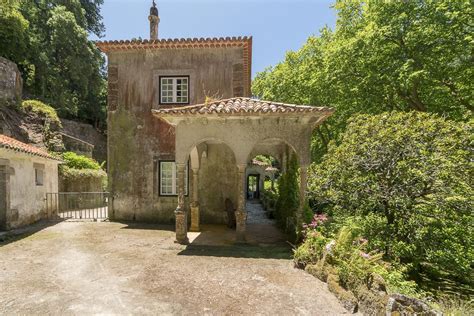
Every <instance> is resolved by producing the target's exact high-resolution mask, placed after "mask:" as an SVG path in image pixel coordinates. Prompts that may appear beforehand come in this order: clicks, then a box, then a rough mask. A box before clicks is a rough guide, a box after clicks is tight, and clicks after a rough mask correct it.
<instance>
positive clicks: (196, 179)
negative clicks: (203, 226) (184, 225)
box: [189, 169, 199, 232]
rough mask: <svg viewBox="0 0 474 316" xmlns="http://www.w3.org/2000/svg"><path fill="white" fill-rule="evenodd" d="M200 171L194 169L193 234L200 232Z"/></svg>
mask: <svg viewBox="0 0 474 316" xmlns="http://www.w3.org/2000/svg"><path fill="white" fill-rule="evenodd" d="M198 185H199V169H193V201H192V203H191V228H190V229H189V230H190V231H192V232H198V231H199V196H198Z"/></svg>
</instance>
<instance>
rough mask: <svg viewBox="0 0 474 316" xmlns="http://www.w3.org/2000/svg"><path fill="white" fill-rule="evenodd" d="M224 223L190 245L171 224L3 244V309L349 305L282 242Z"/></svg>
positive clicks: (82, 226) (202, 310)
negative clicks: (239, 232) (241, 236)
mask: <svg viewBox="0 0 474 316" xmlns="http://www.w3.org/2000/svg"><path fill="white" fill-rule="evenodd" d="M220 229H222V231H221V232H219V231H218V230H217V231H216V230H215V229H214V228H212V227H211V228H210V227H207V228H206V227H204V233H201V234H193V235H192V236H191V240H192V241H193V242H192V244H191V245H189V246H187V247H185V246H181V245H177V244H175V243H174V242H173V241H174V233H173V232H172V231H171V229H170V228H169V227H161V228H159V227H156V226H143V225H142V226H140V225H127V224H121V223H93V222H90V223H87V222H75V223H71V222H62V223H57V224H55V225H51V226H48V227H42V229H41V230H38V231H36V232H32V233H31V234H29V235H27V236H21V237H20V238H17V239H16V240H9V241H7V242H3V243H0V314H2V315H12V314H82V315H84V314H87V315H89V314H178V315H180V314H186V315H188V314H209V315H223V314H225V315H234V314H251V315H255V314H265V315H270V314H271V315H275V314H278V315H294V314H299V315H338V314H345V313H347V312H346V311H345V309H344V308H343V307H342V306H341V304H340V303H339V302H338V301H337V299H336V298H335V297H334V296H333V295H332V294H331V293H330V292H329V291H328V290H327V289H326V286H325V284H324V283H322V282H320V281H319V280H317V279H316V278H314V277H312V276H310V275H308V274H306V273H305V272H304V271H301V270H298V269H295V268H293V265H292V262H291V260H290V259H289V250H288V247H286V246H285V245H284V244H283V243H279V242H278V241H272V242H271V243H268V242H266V243H255V242H253V243H252V244H250V245H233V244H232V243H231V242H229V240H230V239H229V238H230V237H231V235H230V234H229V233H228V232H227V231H226V229H225V228H220ZM253 229H254V231H255V232H261V233H265V232H264V230H262V229H261V228H259V227H253ZM251 230H252V228H251ZM219 236H221V237H219ZM267 241H268V240H267Z"/></svg>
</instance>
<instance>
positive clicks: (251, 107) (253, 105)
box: [152, 98, 334, 116]
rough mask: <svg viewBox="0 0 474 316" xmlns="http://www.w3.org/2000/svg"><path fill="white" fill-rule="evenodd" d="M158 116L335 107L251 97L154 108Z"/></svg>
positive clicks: (311, 110) (308, 110) (299, 111)
mask: <svg viewBox="0 0 474 316" xmlns="http://www.w3.org/2000/svg"><path fill="white" fill-rule="evenodd" d="M152 111H153V113H155V114H157V115H158V116H166V115H168V116H185V115H255V114H259V115H261V114H263V115H265V114H270V115H271V114H307V113H308V114H309V113H317V112H319V113H327V114H330V113H332V112H334V111H333V109H331V108H328V107H316V106H310V105H295V104H287V103H278V102H271V101H262V100H256V99H251V98H231V99H225V100H219V101H215V102H210V103H204V104H197V105H190V106H181V107H173V108H162V109H155V110H152Z"/></svg>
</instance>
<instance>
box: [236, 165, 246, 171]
mask: <svg viewBox="0 0 474 316" xmlns="http://www.w3.org/2000/svg"><path fill="white" fill-rule="evenodd" d="M246 168H247V165H244V164H238V165H237V169H238V170H239V172H245V169H246Z"/></svg>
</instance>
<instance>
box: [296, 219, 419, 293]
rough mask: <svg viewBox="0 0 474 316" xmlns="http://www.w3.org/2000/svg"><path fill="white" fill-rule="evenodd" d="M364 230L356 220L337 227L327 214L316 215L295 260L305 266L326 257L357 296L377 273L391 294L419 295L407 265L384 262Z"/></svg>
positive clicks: (307, 229) (345, 285)
mask: <svg viewBox="0 0 474 316" xmlns="http://www.w3.org/2000/svg"><path fill="white" fill-rule="evenodd" d="M334 229H335V230H334ZM361 232H362V229H361V228H360V226H359V224H358V223H357V221H354V220H353V219H349V220H347V221H346V223H345V225H344V226H342V227H338V226H337V223H335V222H332V221H330V220H329V219H328V217H326V215H324V214H316V215H315V216H314V218H313V221H312V222H311V223H310V224H308V225H305V231H304V234H305V238H304V241H303V243H302V244H301V245H300V246H299V247H298V248H297V249H295V251H294V260H295V263H296V264H297V265H298V266H306V265H309V264H317V263H318V261H320V260H325V261H326V264H329V265H331V266H332V267H333V268H334V269H333V271H335V272H336V274H337V279H338V282H339V284H340V285H341V286H342V287H343V288H345V289H347V290H351V291H352V292H354V294H356V296H358V291H360V289H361V288H362V287H365V288H368V285H369V283H370V281H371V279H372V278H373V277H374V276H375V275H378V276H380V277H382V278H383V280H384V281H385V283H386V285H387V290H388V292H389V293H395V292H396V293H402V294H406V295H410V296H419V295H420V294H421V291H420V290H419V288H418V286H417V285H416V283H415V282H413V281H408V280H407V276H406V274H405V271H404V268H403V267H402V266H399V265H395V264H390V263H388V262H386V261H384V260H383V253H381V252H378V251H375V250H373V251H369V246H368V245H369V240H367V239H365V238H364V237H362V235H361ZM323 257H324V258H323Z"/></svg>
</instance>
